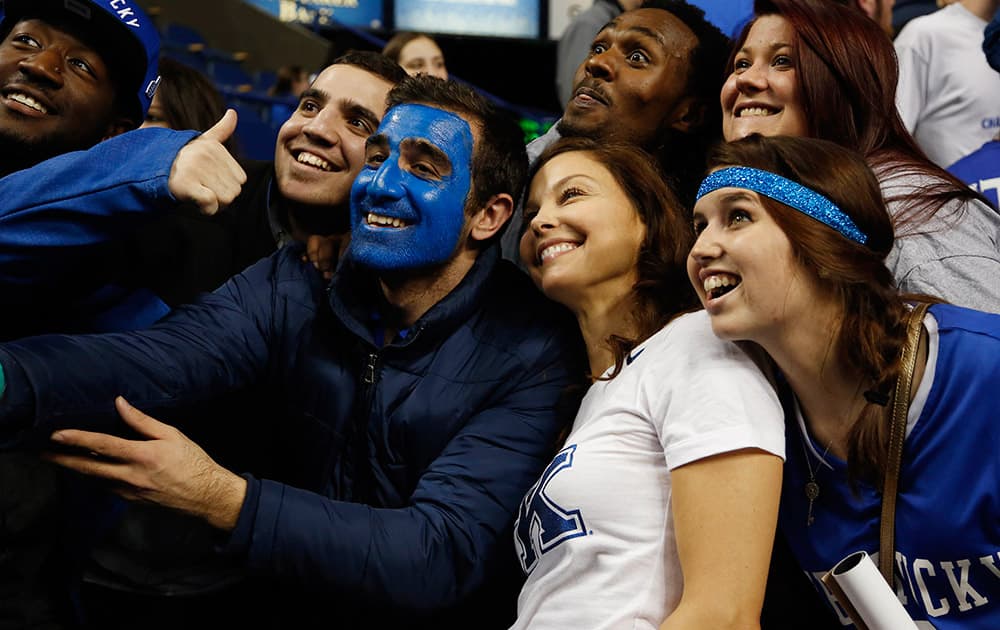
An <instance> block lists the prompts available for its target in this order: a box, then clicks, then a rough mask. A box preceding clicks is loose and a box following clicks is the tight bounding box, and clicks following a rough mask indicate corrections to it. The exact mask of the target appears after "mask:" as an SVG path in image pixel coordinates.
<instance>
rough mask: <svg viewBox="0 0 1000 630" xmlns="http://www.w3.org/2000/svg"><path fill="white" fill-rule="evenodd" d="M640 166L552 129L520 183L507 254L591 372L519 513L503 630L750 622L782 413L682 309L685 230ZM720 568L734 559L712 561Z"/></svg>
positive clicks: (655, 175)
mask: <svg viewBox="0 0 1000 630" xmlns="http://www.w3.org/2000/svg"><path fill="white" fill-rule="evenodd" d="M651 163H652V160H651V159H650V158H649V156H648V155H646V154H644V153H642V151H641V150H639V149H637V148H634V147H623V146H618V145H614V144H610V145H609V144H606V143H601V144H598V143H596V142H595V141H592V140H586V139H582V138H575V139H563V140H561V141H559V142H558V143H556V144H554V145H553V146H552V147H550V148H549V149H548V150H547V151H546V152H544V153H543V154H542V155H541V157H540V158H539V161H538V167H537V170H536V171H535V173H534V176H533V178H532V180H531V185H530V188H529V194H528V200H527V202H526V204H525V210H524V212H525V216H524V220H525V222H526V223H527V224H528V229H527V231H526V232H525V234H524V236H523V238H522V240H521V257H522V260H523V262H524V264H525V265H526V266H527V268H528V269H529V272H530V274H531V277H532V279H533V280H534V282H535V284H536V285H538V286H539V287H540V288H541V289H542V291H543V292H544V293H545V294H546V295H547V296H548V297H549V298H552V299H554V300H555V301H557V302H560V303H562V304H563V305H565V306H566V307H568V308H569V309H570V310H571V311H572V312H573V313H574V314H575V315H576V318H577V322H578V323H579V326H580V331H581V333H582V335H583V338H584V341H585V342H586V347H587V354H588V358H589V361H590V373H591V375H592V377H593V379H594V383H593V384H592V385H591V387H590V390H589V391H588V392H587V395H586V397H585V398H584V400H583V403H582V404H581V407H580V411H579V413H578V414H577V417H576V420H575V421H574V423H573V427H572V429H571V431H570V433H569V435H568V436H567V438H566V443H565V445H564V447H563V448H562V450H561V451H560V452H559V453H558V454H557V455H556V457H555V459H554V460H553V462H552V464H551V465H550V466H549V467H548V469H547V470H546V471H545V473H544V474H543V475H542V478H541V479H540V480H539V481H538V483H537V484H536V485H535V486H534V487H533V488H532V489H531V491H529V492H528V494H527V496H525V498H524V500H523V501H522V503H521V507H520V510H519V512H518V520H517V523H516V534H515V543H516V547H517V552H518V555H519V557H520V560H521V566H522V568H523V570H524V571H525V573H526V574H527V575H528V578H527V581H526V583H525V585H524V588H523V590H522V591H521V595H520V597H519V599H518V620H517V623H516V624H515V626H514V627H515V628H532V629H543V630H544V629H548V628H552V629H556V628H558V629H560V630H561V629H564V628H575V627H579V628H583V627H629V628H654V627H661V624H662V627H664V628H668V627H670V628H672V627H696V628H730V627H741V628H742V627H749V626H751V625H753V624H756V623H757V622H758V620H759V617H760V610H761V602H762V599H763V590H764V586H763V585H764V582H765V577H766V574H767V567H768V558H769V555H770V550H771V541H772V538H773V536H774V527H775V520H776V517H777V512H776V510H777V503H776V501H777V496H778V485H779V484H778V478H779V477H780V474H781V459H780V458H781V457H782V456H783V453H784V451H783V448H782V443H783V438H782V434H783V429H782V414H781V409H780V405H779V404H778V400H777V397H776V395H775V393H774V391H773V388H772V387H771V385H770V383H769V382H768V380H767V379H766V378H765V376H764V375H763V374H762V373H761V372H760V370H758V369H757V367H756V366H755V365H754V363H753V361H752V360H751V358H750V356H748V355H747V354H744V352H743V351H742V350H741V349H740V348H739V347H737V346H736V345H734V344H730V343H726V342H721V341H719V340H718V339H717V338H715V337H714V336H713V335H712V333H711V329H710V326H709V322H708V317H707V315H706V314H705V313H704V312H695V313H687V314H684V313H685V312H687V311H690V310H691V306H692V297H693V296H692V293H691V288H690V286H689V285H688V283H687V280H686V277H685V275H686V272H685V267H684V263H685V260H686V257H687V251H688V247H689V245H690V243H691V236H692V234H691V228H690V226H689V224H688V221H687V218H686V216H685V211H684V209H683V207H682V206H681V205H680V203H679V202H678V201H677V199H676V196H675V194H674V193H673V192H672V191H671V190H670V189H669V188H668V187H667V185H666V184H665V183H664V179H663V177H662V176H661V175H660V173H659V172H658V171H657V170H656V169H655V167H653V166H651ZM626 515H627V516H626ZM737 523H738V524H739V525H738V527H736V526H734V524H737ZM732 566H738V567H741V568H742V571H740V572H736V571H730V570H722V568H723V567H732Z"/></svg>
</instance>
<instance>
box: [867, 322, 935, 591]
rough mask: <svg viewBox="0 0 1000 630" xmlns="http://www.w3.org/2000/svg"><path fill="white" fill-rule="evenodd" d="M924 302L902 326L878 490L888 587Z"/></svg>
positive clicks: (882, 561)
mask: <svg viewBox="0 0 1000 630" xmlns="http://www.w3.org/2000/svg"><path fill="white" fill-rule="evenodd" d="M928 306H930V305H929V304H926V303H919V304H917V305H915V306H914V307H913V310H912V311H910V317H909V319H908V320H907V324H906V341H905V342H904V343H903V352H902V354H901V355H900V359H899V362H900V366H899V377H898V378H897V379H896V387H895V388H894V389H893V392H892V424H891V426H890V429H889V457H888V459H887V461H886V469H885V485H884V486H883V489H882V518H881V533H880V535H879V554H878V556H879V557H878V568H879V571H881V572H882V576H883V577H884V578H885V581H886V582H888V583H889V586H892V585H893V564H894V563H895V555H896V553H895V548H896V539H895V537H896V496H897V491H898V488H899V469H900V466H901V465H902V461H903V441H904V440H905V439H906V415H907V412H908V411H909V409H910V388H911V386H912V384H913V369H914V367H916V364H917V354H918V351H919V350H920V335H921V333H922V332H923V322H924V313H926V312H927V307H928Z"/></svg>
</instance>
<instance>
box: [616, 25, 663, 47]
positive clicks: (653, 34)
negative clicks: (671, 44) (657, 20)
mask: <svg viewBox="0 0 1000 630" xmlns="http://www.w3.org/2000/svg"><path fill="white" fill-rule="evenodd" d="M626 33H628V34H634V33H638V34H640V35H645V36H646V37H649V38H651V39H654V40H656V43H658V44H659V45H660V46H663V47H664V48H665V47H666V45H667V42H666V40H665V39H663V33H661V32H659V31H657V30H654V29H651V28H649V27H647V26H633V27H632V28H630V29H628V31H626Z"/></svg>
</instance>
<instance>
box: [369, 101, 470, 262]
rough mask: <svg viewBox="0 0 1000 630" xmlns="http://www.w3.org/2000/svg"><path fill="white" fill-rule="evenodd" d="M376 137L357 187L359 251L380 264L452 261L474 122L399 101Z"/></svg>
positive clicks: (460, 226) (459, 231)
mask: <svg viewBox="0 0 1000 630" xmlns="http://www.w3.org/2000/svg"><path fill="white" fill-rule="evenodd" d="M368 142H369V144H368V149H367V153H366V160H365V166H364V168H362V169H361V173H359V174H358V177H357V179H355V180H354V185H353V186H352V187H351V245H350V249H351V255H352V256H353V257H354V259H355V260H357V261H358V262H359V263H361V264H362V265H365V266H368V267H371V268H373V269H376V270H379V271H398V270H404V269H417V268H420V267H428V266H432V265H438V264H441V263H444V262H446V261H447V260H448V259H449V258H450V257H451V255H452V254H453V253H454V252H455V249H456V247H457V246H458V244H459V243H458V241H459V238H460V236H461V234H462V229H463V227H464V226H465V202H466V198H467V197H468V195H469V187H470V184H471V182H472V150H473V144H472V130H471V129H470V128H469V124H468V123H466V122H465V120H463V119H462V118H461V117H459V116H457V115H455V114H452V113H450V112H446V111H444V110H441V109H437V108H434V107H428V106H426V105H413V104H406V105H398V106H396V107H393V108H392V109H391V110H389V111H388V112H387V113H386V115H385V118H383V119H382V124H381V125H379V128H378V131H376V132H375V135H374V136H372V138H371V139H370V140H369V141H368ZM393 223H401V224H402V226H401V227H397V226H394V225H393Z"/></svg>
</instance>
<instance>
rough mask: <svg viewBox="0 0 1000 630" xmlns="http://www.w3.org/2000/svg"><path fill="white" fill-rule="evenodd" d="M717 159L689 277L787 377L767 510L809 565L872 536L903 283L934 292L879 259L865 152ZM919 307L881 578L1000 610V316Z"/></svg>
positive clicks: (914, 610)
mask: <svg viewBox="0 0 1000 630" xmlns="http://www.w3.org/2000/svg"><path fill="white" fill-rule="evenodd" d="M712 164H713V167H714V168H715V169H716V170H715V171H714V172H713V173H712V174H711V175H710V176H709V177H708V178H706V180H705V182H704V183H703V185H702V189H701V191H700V192H699V199H698V202H697V204H696V205H695V209H694V217H695V227H696V230H697V232H698V239H697V241H696V243H695V246H694V248H693V249H692V251H691V258H690V261H689V272H690V277H691V281H692V283H693V284H694V286H695V288H696V290H697V292H698V293H699V295H700V297H701V300H702V302H703V303H704V304H705V306H706V308H707V310H708V312H709V314H710V317H711V324H712V328H713V330H714V331H715V333H716V334H717V335H719V336H720V337H721V338H724V339H728V340H733V341H749V342H754V343H755V344H757V345H759V346H760V347H761V348H763V349H764V350H765V351H766V352H767V354H768V355H769V356H770V357H771V359H772V360H773V361H774V364H775V365H776V367H777V368H778V369H779V370H780V372H781V374H782V375H783V377H784V378H782V379H779V382H781V383H783V384H784V386H785V387H786V389H787V394H788V408H789V409H790V411H791V413H790V414H789V417H788V419H787V421H788V428H787V437H786V439H787V443H786V446H785V448H786V451H787V456H788V462H787V464H786V466H785V473H784V481H783V483H782V496H781V521H780V525H781V530H782V532H783V534H784V535H785V537H786V538H787V539H788V542H789V545H790V547H791V549H792V552H793V553H794V555H795V557H796V559H797V560H798V562H799V565H800V566H801V569H802V570H803V571H805V574H806V575H807V576H819V575H822V574H823V573H825V572H826V571H827V570H829V569H830V568H832V567H833V566H834V565H835V564H836V563H837V562H838V561H840V560H841V559H842V558H844V557H845V556H847V555H849V554H851V553H853V552H856V551H859V550H864V551H867V552H869V553H873V552H875V551H877V550H878V548H879V525H880V517H879V515H880V509H881V504H882V498H881V488H882V482H883V477H884V476H885V475H886V474H888V473H887V472H886V471H887V459H888V455H887V453H888V451H889V433H890V431H889V420H890V415H891V414H890V413H888V412H887V410H888V409H892V407H893V404H892V403H890V402H889V401H890V400H891V396H892V394H893V388H894V386H895V385H896V379H897V376H898V375H899V373H900V371H901V367H900V366H901V364H902V357H901V353H902V347H903V341H904V339H905V337H906V325H907V320H908V318H909V317H910V311H911V307H910V304H908V303H907V301H910V300H919V301H924V302H934V301H935V300H934V299H933V298H929V297H927V296H915V295H901V294H900V293H899V292H898V291H897V289H896V287H895V286H894V280H893V277H892V274H891V273H890V271H889V269H888V268H886V266H885V264H884V261H885V258H886V256H887V255H888V254H889V253H890V252H891V251H892V246H893V231H892V223H891V219H890V217H889V215H888V213H887V212H886V209H885V205H884V202H883V200H882V196H881V191H880V190H879V183H878V180H877V179H876V178H875V176H874V174H873V173H872V172H871V171H870V170H869V168H868V166H867V164H866V163H865V161H864V160H863V159H862V158H861V156H859V155H857V154H855V153H853V152H851V151H848V150H847V149H844V148H843V147H840V146H838V145H835V144H833V143H831V142H826V141H822V140H816V139H806V138H793V137H774V138H766V137H761V136H753V137H750V138H747V139H744V140H740V141H738V142H734V143H730V144H729V145H726V146H724V147H722V148H721V149H720V150H719V153H718V155H716V156H715V158H714V160H713V161H712ZM716 277H721V278H726V279H728V280H729V285H730V286H733V287H734V288H732V289H730V290H728V291H725V290H722V289H720V288H719V287H717V286H715V284H714V283H712V282H710V280H711V279H712V278H716ZM919 322H922V324H923V326H922V342H921V344H920V347H919V350H918V352H917V357H916V369H915V370H914V374H913V385H912V387H911V389H910V391H905V390H904V391H902V392H901V393H900V394H899V396H900V397H901V398H900V401H901V402H900V403H899V404H902V405H903V406H904V408H905V407H907V406H908V409H909V412H908V415H907V420H906V430H905V438H904V446H903V459H902V468H901V470H900V472H899V496H898V499H897V501H896V508H895V530H896V542H895V554H896V555H895V559H896V565H897V567H896V576H897V577H896V578H895V583H894V584H893V586H894V591H895V592H896V593H897V594H899V598H900V600H901V601H902V603H903V604H904V606H905V607H906V611H907V613H908V614H909V615H910V616H911V617H912V618H913V619H914V620H924V621H925V622H933V627H935V628H938V629H940V630H945V629H955V630H958V629H960V628H972V627H976V628H996V627H1000V605H997V604H996V603H994V602H1000V583H998V581H997V579H996V576H997V573H996V569H995V564H994V558H995V557H997V556H996V554H997V553H998V552H1000V533H998V530H997V527H996V524H997V522H998V519H1000V513H998V507H997V503H996V501H994V500H993V499H994V497H995V496H996V483H997V479H998V478H1000V464H998V462H1000V460H998V458H997V456H996V448H995V446H996V444H997V440H998V439H1000V428H998V427H1000V425H998V423H997V422H996V421H995V419H996V413H995V409H994V407H995V401H996V393H995V388H996V383H997V382H1000V316H997V315H991V314H987V313H981V312H977V311H972V310H968V309H964V308H960V307H956V306H950V305H946V304H934V305H933V306H931V307H930V309H929V310H928V311H927V314H926V316H924V317H923V318H922V319H921V320H919ZM967 559H979V560H978V561H975V562H974V561H970V560H967ZM955 566H958V567H961V578H960V580H959V579H957V578H956V577H955V574H954V573H952V569H953V568H954V567H955ZM937 571H940V573H937V576H940V578H941V579H940V580H938V579H934V580H931V579H929V577H930V576H933V575H934V574H935V573H936V572H937ZM942 574H943V575H942ZM945 575H947V576H948V577H944V576H945ZM946 580H947V581H946ZM813 582H814V586H816V587H817V588H823V587H822V586H821V585H820V583H819V582H818V580H813ZM949 582H950V583H951V585H952V587H951V588H949V586H948V583H949ZM960 583H961V585H962V586H961V587H960V586H959V584H960ZM952 588H953V589H954V591H952V590H951V589H952ZM973 592H974V593H976V595H975V596H974V597H973V596H971V595H970V593H973ZM827 595H828V597H829V601H833V599H832V596H830V595H829V594H827ZM953 596H954V597H953ZM821 599H823V600H826V599H827V598H821ZM834 612H836V613H837V614H839V615H841V623H842V624H844V625H848V624H849V622H850V620H849V619H848V618H847V617H846V616H844V615H843V614H842V613H841V611H839V609H838V610H835V611H834Z"/></svg>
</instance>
